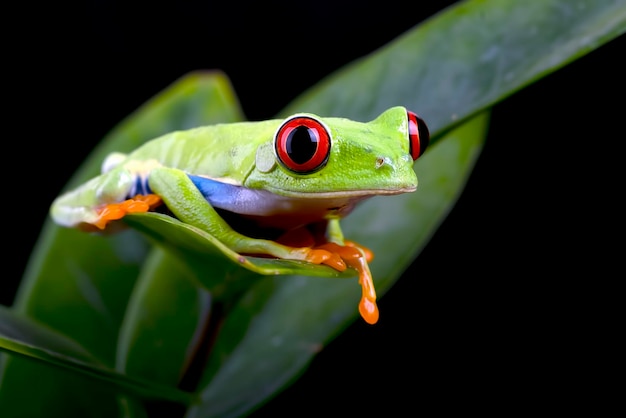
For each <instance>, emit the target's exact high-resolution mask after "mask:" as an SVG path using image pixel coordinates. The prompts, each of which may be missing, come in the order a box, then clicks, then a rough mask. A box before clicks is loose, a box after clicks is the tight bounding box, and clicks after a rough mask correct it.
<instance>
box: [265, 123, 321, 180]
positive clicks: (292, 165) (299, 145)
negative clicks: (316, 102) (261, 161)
mask: <svg viewBox="0 0 626 418" xmlns="http://www.w3.org/2000/svg"><path fill="white" fill-rule="evenodd" d="M274 146H275V147H276V156H277V157H278V160H279V161H280V163H281V164H282V165H283V166H284V167H285V168H286V169H288V170H290V171H293V172H295V173H299V174H306V173H312V172H313V171H316V170H319V169H320V168H322V167H324V165H325V164H326V161H328V156H329V155H330V134H329V133H328V130H327V129H326V127H325V126H324V125H323V124H322V123H321V122H320V121H318V120H317V119H314V118H312V117H310V116H294V117H293V118H290V119H287V120H286V121H285V122H283V124H282V125H281V126H280V128H278V131H277V132H276V136H275V137H274Z"/></svg>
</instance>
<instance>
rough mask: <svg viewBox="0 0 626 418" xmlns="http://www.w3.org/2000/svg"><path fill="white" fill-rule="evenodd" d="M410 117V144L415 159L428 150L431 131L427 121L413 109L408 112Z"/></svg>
mask: <svg viewBox="0 0 626 418" xmlns="http://www.w3.org/2000/svg"><path fill="white" fill-rule="evenodd" d="M406 113H407V115H408V118H409V144H410V152H411V157H413V160H414V161H415V160H417V159H418V158H419V157H420V155H422V154H423V153H424V151H426V147H428V143H429V142H430V133H429V132H428V126H426V122H424V121H423V120H422V118H420V117H419V116H417V115H416V114H415V113H413V112H411V111H407V112H406Z"/></svg>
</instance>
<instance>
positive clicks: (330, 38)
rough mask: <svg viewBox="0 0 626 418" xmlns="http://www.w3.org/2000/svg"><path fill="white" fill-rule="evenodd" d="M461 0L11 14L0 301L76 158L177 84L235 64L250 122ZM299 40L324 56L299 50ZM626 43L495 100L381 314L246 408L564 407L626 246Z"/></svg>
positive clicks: (232, 73) (181, 4)
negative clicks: (472, 161) (598, 300)
mask: <svg viewBox="0 0 626 418" xmlns="http://www.w3.org/2000/svg"><path fill="white" fill-rule="evenodd" d="M451 3H452V2H415V3H414V5H413V6H412V7H410V8H408V7H406V6H392V5H388V6H385V7H382V6H381V5H379V4H366V3H361V2H355V1H345V2H341V3H339V2H336V3H335V2H330V1H318V2H297V3H296V2H293V4H292V3H290V2H284V4H282V5H280V7H279V6H268V5H261V2H241V1H240V2H202V1H189V0H186V1H178V2H171V4H167V5H157V4H152V3H151V2H132V3H131V2H121V1H120V2H113V1H91V2H79V3H75V4H74V5H73V6H72V7H70V6H59V5H50V4H48V5H46V6H37V5H35V4H31V5H29V6H30V7H29V8H28V10H20V11H10V12H7V14H6V15H5V16H6V17H7V18H8V20H11V18H12V17H14V18H15V20H14V23H15V29H14V30H12V31H11V34H10V36H9V37H7V38H6V39H5V45H6V49H5V54H4V57H5V58H4V60H3V61H4V64H3V67H4V72H5V77H4V81H5V83H4V84H5V85H4V89H3V90H4V94H3V98H4V102H5V109H7V111H6V113H5V115H7V116H8V117H6V119H4V125H5V128H6V129H5V132H6V134H5V135H7V137H5V138H4V139H5V140H4V143H5V145H6V146H5V152H4V155H5V164H4V168H3V170H4V173H3V183H4V185H5V187H4V189H3V193H4V197H5V199H4V205H3V208H2V214H3V216H2V219H3V220H4V225H5V231H6V236H5V243H8V245H9V248H8V249H5V251H4V254H5V257H4V259H5V263H4V264H5V266H9V267H10V268H9V269H7V270H5V271H6V272H7V273H6V274H5V275H3V279H2V280H1V281H0V303H3V304H10V303H11V301H12V298H13V294H14V291H15V288H16V286H17V283H18V281H19V278H20V277H21V275H22V273H23V269H24V268H25V266H26V264H27V260H28V256H29V254H30V251H31V249H32V247H33V245H34V243H35V241H36V239H37V236H38V234H39V230H40V228H41V226H42V224H43V222H44V220H45V218H46V216H47V210H48V207H49V203H50V202H51V200H52V199H53V198H54V197H55V196H56V195H57V194H58V192H59V191H60V189H61V188H62V186H63V184H64V183H65V182H66V181H67V180H68V179H69V177H70V175H71V174H72V173H73V171H74V170H75V169H76V168H77V166H78V165H79V163H80V162H81V161H82V159H83V158H84V157H85V156H86V155H87V154H88V153H89V151H90V150H91V148H92V147H93V146H94V145H95V144H96V143H97V142H98V141H99V140H100V139H101V138H102V136H103V135H104V134H106V133H107V132H108V131H109V130H110V129H111V128H112V127H113V126H114V125H115V124H116V123H117V122H119V121H120V120H121V119H122V118H123V117H125V116H126V115H128V114H129V113H130V112H131V111H133V110H134V109H135V108H136V107H138V106H139V105H140V104H142V103H143V102H144V101H145V100H147V99H148V98H150V97H151V96H153V95H154V94H156V93H157V92H159V91H160V90H162V89H163V88H165V87H166V86H168V85H169V84H170V83H171V82H173V81H174V80H175V79H177V78H178V77H180V76H182V75H183V74H185V73H187V72H188V71H192V70H195V69H210V68H218V69H221V70H224V71H225V72H226V73H227V74H228V76H229V77H230V79H231V82H232V83H233V85H234V88H235V91H236V93H237V94H238V97H239V100H240V101H241V104H242V107H243V109H244V112H245V114H246V116H247V117H248V118H249V119H251V120H259V119H265V118H269V117H272V116H273V115H274V114H275V113H276V112H277V111H279V110H280V109H281V108H282V107H283V106H285V105H286V104H287V103H288V102H289V101H290V100H291V99H292V98H294V97H295V96H296V95H297V94H298V93H300V92H302V91H303V90H304V89H305V88H307V87H309V86H311V85H313V84H315V83H316V82H317V81H319V80H320V79H321V78H323V77H324V76H325V75H327V74H328V73H330V72H331V71H333V70H335V69H337V68H339V67H341V66H342V65H344V64H346V63H348V62H350V61H351V60H353V59H355V58H357V57H360V56H362V55H364V54H366V53H368V52H370V51H372V50H374V49H375V48H377V47H379V46H382V45H383V44H385V43H386V42H388V41H390V40H392V39H393V38H394V37H395V36H397V35H399V34H400V33H402V32H404V31H405V30H407V29H408V28H410V27H411V26H413V25H414V24H417V23H419V22H420V21H421V20H422V19H424V18H427V17H428V16H429V15H431V14H433V13H435V12H437V11H438V10H440V9H442V8H443V7H444V6H445V5H447V4H451ZM131 4H132V6H131ZM381 7H382V8H381ZM294 16H299V18H298V19H294V18H293V17H294ZM286 31H289V33H291V35H290V36H288V37H285V36H284V34H285V32H286ZM302 44H310V45H315V48H316V50H317V51H321V53H319V54H316V56H315V57H312V58H311V59H310V60H307V61H306V62H304V61H302V60H293V59H292V58H291V56H290V51H292V50H293V49H294V48H296V47H297V45H302ZM625 46H626V42H625V41H624V37H622V38H620V39H618V40H616V41H613V42H611V43H609V44H607V45H605V46H603V47H601V48H600V49H598V50H596V51H594V52H592V53H590V54H589V55H587V56H585V57H583V58H581V59H579V60H578V61H576V62H574V63H573V64H570V65H569V66H567V67H565V68H564V69H561V70H559V71H558V72H556V73H554V74H552V75H550V76H548V77H545V78H544V79H542V80H540V81H539V82H537V83H535V84H533V85H532V86H530V87H528V88H526V89H524V90H523V91H521V92H519V93H517V94H515V95H514V96H512V97H511V98H509V99H507V100H506V101H504V102H502V103H501V104H498V105H497V106H496V107H495V108H494V110H493V113H492V123H491V127H490V133H489V137H488V141H487V145H486V147H485V150H484V152H483V154H482V155H481V157H480V159H479V161H478V163H477V166H476V169H475V171H474V172H473V174H472V176H471V178H470V179H469V182H468V185H467V187H466V189H465V191H464V192H463V194H462V196H461V197H460V200H459V202H458V204H457V205H456V207H455V209H454V210H453V211H452V212H451V213H450V215H449V216H448V217H447V219H446V221H445V222H444V223H443V225H442V226H441V227H440V229H439V230H438V232H437V234H436V235H435V236H434V237H433V238H432V240H431V241H430V243H429V244H428V246H427V247H426V249H425V250H424V251H423V252H422V253H421V255H420V256H419V258H418V259H417V261H416V262H415V263H414V264H413V266H412V267H411V268H410V270H409V271H408V272H407V273H406V274H405V275H404V276H403V277H402V278H401V279H400V280H399V281H398V283H397V284H396V285H395V286H394V287H393V288H392V289H391V290H390V291H389V292H388V293H387V294H386V295H385V296H384V297H383V298H382V299H381V300H380V303H379V307H380V311H381V319H380V322H379V324H377V325H376V326H374V327H371V326H368V325H366V324H364V323H362V321H357V322H356V323H355V324H354V325H353V326H351V327H350V328H349V329H348V330H347V331H346V332H345V333H344V334H342V335H341V336H339V337H338V338H337V339H336V340H334V341H333V342H332V343H330V344H329V345H328V347H326V349H325V350H323V351H322V352H321V353H320V354H319V355H318V356H317V357H316V358H315V359H314V360H313V362H312V364H311V367H310V368H309V369H308V371H307V372H306V373H305V374H304V376H303V377H302V378H301V379H300V380H298V382H297V383H296V384H295V385H293V386H291V387H289V388H288V389H287V390H286V391H285V392H283V393H282V394H280V395H279V396H278V397H277V398H276V399H274V400H273V401H270V403H269V404H267V405H266V406H265V407H264V408H262V409H261V410H259V411H258V412H257V413H255V414H254V416H255V417H261V416H274V414H276V413H288V412H293V413H297V411H302V410H305V411H306V412H309V413H311V414H313V413H324V412H328V411H333V412H335V413H339V412H346V413H352V414H355V415H356V414H357V413H358V414H364V415H368V413H372V412H374V411H376V410H381V411H386V412H388V413H393V411H394V410H396V411H405V412H406V411H420V410H425V409H432V408H435V409H437V410H439V411H451V410H453V409H454V410H459V408H460V409H461V410H467V411H469V410H472V411H483V412H487V411H499V410H500V409H498V408H501V407H502V405H505V408H506V411H510V410H520V409H526V410H532V409H533V408H534V407H535V406H536V405H538V402H539V401H543V400H554V399H555V396H557V395H555V391H556V388H558V387H561V386H562V382H563V381H564V380H563V377H566V379H565V380H567V377H572V379H575V376H576V370H573V369H571V368H570V367H568V364H569V361H570V355H571V354H570V353H571V350H574V349H575V347H576V342H575V340H576V338H575V337H574V338H573V342H572V347H565V346H564V341H570V338H572V333H574V334H576V333H577V332H580V329H581V328H585V327H586V326H587V324H586V319H585V318H586V311H587V310H588V309H589V308H588V306H589V305H590V304H591V303H592V302H593V297H592V296H590V295H586V296H583V295H582V294H581V293H579V291H581V290H582V291H583V292H584V291H586V290H587V287H588V286H590V285H589V283H591V282H593V281H595V280H598V279H600V280H601V279H604V278H613V277H615V276H616V274H617V273H616V272H615V270H613V269H612V267H610V263H611V262H612V261H614V260H615V258H614V255H615V254H616V252H617V249H618V248H619V247H618V248H617V249H616V248H615V246H614V245H611V244H610V243H609V242H608V239H607V238H606V237H607V236H612V235H613V234H614V233H615V228H616V223H615V219H616V218H614V213H615V212H614V211H615V209H614V208H616V207H617V206H618V199H619V195H621V194H622V190H623V186H621V185H620V184H616V183H617V180H619V178H620V177H623V176H621V166H620V163H619V162H617V163H616V162H614V161H613V160H611V159H609V158H607V157H609V156H612V157H614V158H615V157H617V158H619V156H620V150H621V142H622V141H623V139H624V137H625V134H624V132H623V129H624V128H623V120H624V109H625V106H624V99H623V97H624V93H625V89H624V74H625V71H624V70H625V68H624V63H623V60H621V59H620V60H618V59H617V58H618V56H620V55H622V56H623V52H624V50H625V49H624V48H625ZM7 72H8V74H7ZM418 111H419V110H418ZM7 157H8V158H7ZM611 184H616V185H615V186H614V187H613V186H611ZM407 222H410V219H407ZM7 256H8V257H7ZM578 371H579V369H578ZM557 398H558V396H557ZM496 401H497V402H496ZM503 402H504V403H503ZM502 412H504V410H503V411H502Z"/></svg>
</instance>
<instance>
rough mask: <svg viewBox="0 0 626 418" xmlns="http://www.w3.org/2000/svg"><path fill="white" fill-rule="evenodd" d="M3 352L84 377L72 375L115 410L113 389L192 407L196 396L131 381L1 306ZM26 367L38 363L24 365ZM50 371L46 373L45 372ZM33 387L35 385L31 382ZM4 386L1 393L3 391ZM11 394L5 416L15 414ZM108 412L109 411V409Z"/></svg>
mask: <svg viewBox="0 0 626 418" xmlns="http://www.w3.org/2000/svg"><path fill="white" fill-rule="evenodd" d="M0 350H4V351H6V352H8V353H11V354H13V355H19V356H20V357H21V358H22V359H23V358H28V359H31V360H36V361H37V362H42V363H44V364H46V365H52V366H56V367H59V368H60V370H59V369H48V370H54V371H55V372H56V375H59V374H60V375H63V370H64V369H65V370H72V371H75V372H78V373H79V374H80V375H81V376H77V375H74V374H72V375H69V378H70V379H71V380H75V381H77V382H82V383H83V384H85V383H87V384H89V386H94V384H93V382H94V381H99V382H97V385H96V387H98V388H99V392H100V393H104V394H107V396H111V399H110V400H111V402H109V404H110V405H109V406H115V402H114V398H113V395H114V394H115V392H114V391H113V390H112V389H117V388H120V387H121V388H123V389H124V390H125V391H127V392H129V393H132V394H134V395H137V396H139V397H146V398H148V399H154V398H157V399H161V400H169V401H176V402H183V403H191V402H192V401H193V396H192V395H191V394H189V393H185V392H182V391H180V390H177V389H175V388H172V387H166V386H159V385H155V384H154V383H153V382H151V381H142V380H138V379H132V378H129V377H128V376H126V375H123V374H120V373H117V372H115V371H114V370H113V369H110V368H108V367H106V365H105V364H104V363H103V362H102V361H101V360H99V359H97V358H95V357H94V356H93V355H92V354H91V353H89V351H87V350H86V349H85V348H84V347H82V346H81V345H80V344H78V343H77V342H76V341H74V340H72V339H70V338H69V337H67V336H65V335H63V334H61V333H59V332H57V331H55V330H53V329H51V328H49V327H47V326H45V325H44V324H41V323H38V322H37V321H34V320H31V319H28V318H25V317H23V316H21V315H19V314H17V313H15V312H13V311H12V310H10V309H8V308H6V307H4V306H0ZM24 364H26V365H32V364H38V363H32V362H30V363H24ZM44 370H46V369H44ZM84 376H89V377H92V378H96V380H92V381H91V382H90V381H86V379H83V377H84ZM31 383H32V382H31ZM103 383H112V385H111V387H107V386H106V385H104V384H103ZM3 388H4V387H3V386H0V389H3ZM9 393H10V392H9V391H7V390H0V406H2V408H1V410H2V411H4V412H5V413H8V411H12V410H13V408H12V406H11V405H10V403H11V402H10V400H9V399H8V398H7V397H6V396H7V395H9ZM32 405H33V404H30V405H29V406H25V405H19V406H18V407H16V408H15V410H16V411H17V410H19V411H20V413H24V414H25V413H26V412H25V411H27V410H28V408H30V407H32ZM34 405H35V408H34V410H37V411H40V410H41V411H43V410H45V407H44V406H43V405H37V404H36V403H35V404H34ZM107 410H108V408H107Z"/></svg>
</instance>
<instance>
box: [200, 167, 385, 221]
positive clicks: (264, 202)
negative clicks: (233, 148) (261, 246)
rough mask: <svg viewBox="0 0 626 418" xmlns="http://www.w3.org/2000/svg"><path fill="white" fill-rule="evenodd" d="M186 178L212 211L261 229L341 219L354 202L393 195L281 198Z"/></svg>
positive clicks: (356, 193) (367, 193) (355, 193)
mask: <svg viewBox="0 0 626 418" xmlns="http://www.w3.org/2000/svg"><path fill="white" fill-rule="evenodd" d="M189 177H190V178H191V180H192V181H193V182H194V184H195V185H196V186H197V187H198V189H199V190H200V192H201V193H202V194H203V196H204V197H205V198H206V199H207V201H208V202H209V203H210V204H211V205H212V206H213V207H215V208H218V209H223V210H225V211H228V212H232V213H236V214H239V215H242V216H244V217H245V218H248V219H253V220H254V221H255V222H256V223H257V224H258V225H259V226H262V227H272V228H280V229H291V228H295V227H298V226H302V225H305V224H309V223H311V222H316V221H320V220H323V219H329V218H335V217H339V218H341V217H344V216H346V215H347V214H348V213H350V211H352V209H354V207H355V205H356V204H357V203H358V202H360V201H362V200H364V199H366V198H368V197H371V196H373V195H375V194H379V193H394V192H390V191H384V192H383V191H378V192H376V191H352V192H342V193H332V192H331V193H318V194H315V193H307V194H306V195H304V196H283V195H279V194H276V193H272V192H270V191H267V190H255V189H248V188H246V187H242V186H237V185H232V184H228V183H222V182H218V181H216V180H212V179H207V178H204V177H199V176H192V175H190V176H189Z"/></svg>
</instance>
